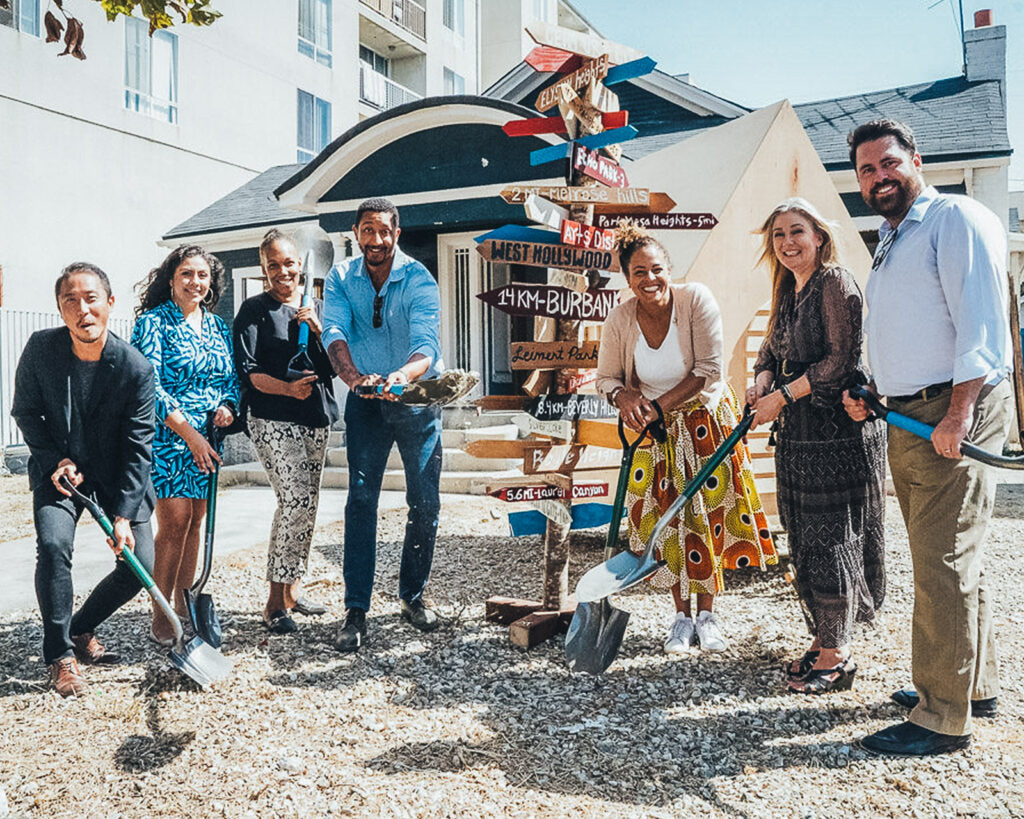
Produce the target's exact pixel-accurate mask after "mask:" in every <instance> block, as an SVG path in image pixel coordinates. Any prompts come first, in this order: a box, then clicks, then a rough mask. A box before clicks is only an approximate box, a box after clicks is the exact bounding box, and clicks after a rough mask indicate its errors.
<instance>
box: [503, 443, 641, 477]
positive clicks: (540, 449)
mask: <svg viewBox="0 0 1024 819" xmlns="http://www.w3.org/2000/svg"><path fill="white" fill-rule="evenodd" d="M621 460H622V455H621V454H620V453H619V452H618V451H616V450H614V449H608V448H607V447H603V446H579V445H576V444H556V445H555V446H544V445H543V444H541V445H535V446H532V447H527V451H526V453H525V454H524V455H523V466H522V470H523V472H524V473H526V474H527V475H535V474H537V473H539V472H571V471H573V470H574V469H608V468H609V467H612V466H618V464H619V461H621Z"/></svg>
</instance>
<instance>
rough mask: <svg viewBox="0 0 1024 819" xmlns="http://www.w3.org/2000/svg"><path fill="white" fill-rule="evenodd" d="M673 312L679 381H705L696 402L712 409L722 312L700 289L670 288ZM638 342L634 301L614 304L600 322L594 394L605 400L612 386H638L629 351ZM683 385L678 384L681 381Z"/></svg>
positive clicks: (716, 398) (717, 387) (721, 359)
mask: <svg viewBox="0 0 1024 819" xmlns="http://www.w3.org/2000/svg"><path fill="white" fill-rule="evenodd" d="M672 308H673V310H674V311H675V320H676V324H677V325H678V327H679V349H680V352H681V353H682V357H683V361H684V362H685V365H686V372H685V373H684V374H683V378H685V377H686V376H688V375H690V374H693V375H697V376H704V379H705V380H704V389H703V390H702V391H701V394H700V399H701V402H702V403H703V404H704V405H705V406H707V407H708V408H709V409H711V410H714V408H715V407H716V406H717V405H718V401H719V399H720V397H721V394H722V383H721V382H722V369H723V362H724V355H723V352H722V313H721V311H720V310H719V308H718V302H716V301H715V297H714V296H713V295H711V290H710V289H708V287H707V286H706V285H703V284H697V283H694V284H677V285H673V286H672ZM639 337H640V326H639V325H638V324H637V323H636V299H635V298H631V299H628V300H627V301H625V302H623V303H622V304H620V305H618V307H616V308H615V309H614V310H612V311H611V313H609V314H608V318H607V319H606V320H605V322H604V329H603V330H602V331H601V346H600V347H599V349H598V354H597V384H596V386H597V391H598V393H600V394H601V395H602V396H604V397H605V398H607V397H608V394H609V393H610V392H611V391H612V390H614V389H615V388H616V387H625V386H629V387H631V388H633V389H636V388H638V387H639V386H640V383H639V379H637V377H636V369H635V366H634V363H633V351H634V350H635V349H636V343H637V339H639ZM680 380H682V379H680Z"/></svg>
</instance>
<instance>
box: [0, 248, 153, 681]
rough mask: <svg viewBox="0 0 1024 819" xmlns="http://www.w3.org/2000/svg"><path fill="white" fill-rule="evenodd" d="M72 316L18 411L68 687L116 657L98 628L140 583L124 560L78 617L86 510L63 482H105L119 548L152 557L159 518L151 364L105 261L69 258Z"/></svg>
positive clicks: (28, 361) (62, 286)
mask: <svg viewBox="0 0 1024 819" xmlns="http://www.w3.org/2000/svg"><path fill="white" fill-rule="evenodd" d="M55 295H56V297H57V306H58V308H59V310H60V314H61V317H62V318H63V319H64V324H65V326H64V327H58V328H54V329H50V330H39V331H38V332H36V333H33V334H32V336H31V337H30V338H29V340H28V343H27V344H26V345H25V350H24V351H23V352H22V355H21V359H20V360H19V361H18V369H17V374H16V375H15V382H14V405H13V407H12V410H11V414H12V415H13V416H14V419H15V421H17V423H18V427H19V428H20V429H21V432H22V435H23V436H24V438H25V443H26V444H27V445H28V448H29V452H30V454H31V457H30V459H29V465H28V474H29V486H30V487H31V489H32V492H33V498H32V503H33V513H34V519H35V527H36V545H37V557H36V578H35V583H36V597H37V599H38V600H39V610H40V613H41V614H42V618H43V659H44V660H45V662H46V664H47V665H48V666H49V671H50V682H51V683H52V684H53V686H54V688H56V690H57V692H58V693H59V694H60V695H61V696H64V697H68V696H72V695H78V694H81V693H83V692H84V691H85V679H84V678H83V677H82V674H81V672H80V670H79V668H78V663H77V662H76V658H77V660H80V661H82V662H83V663H111V662H117V660H118V657H117V655H116V654H114V653H113V652H111V651H108V650H107V649H106V648H104V646H103V645H102V644H101V643H100V642H99V641H98V640H97V639H96V638H95V636H94V635H93V632H94V630H95V629H96V627H97V626H98V625H99V624H100V623H102V622H103V621H104V620H106V619H107V618H108V617H109V616H110V615H111V614H113V613H114V611H116V610H117V609H118V608H120V607H121V606H122V605H124V604H125V603H127V602H128V601H129V600H131V599H132V598H133V597H134V596H135V594H136V593H137V592H138V591H139V589H141V588H142V585H141V583H140V582H139V581H138V580H137V579H136V578H135V575H133V574H132V572H131V570H130V569H129V568H128V566H127V565H126V564H125V563H124V562H123V561H120V560H118V561H117V564H116V567H115V569H114V570H113V571H112V572H111V573H110V574H108V575H107V576H106V577H105V578H104V579H103V580H102V581H100V583H99V585H98V586H97V587H96V588H95V589H94V590H93V592H92V594H90V595H89V597H88V599H87V600H86V601H85V603H84V604H83V605H82V607H81V608H80V609H79V610H78V611H77V612H76V613H75V614H74V616H72V613H71V610H72V604H73V602H74V590H73V588H72V582H71V553H72V548H73V546H74V539H75V525H76V524H77V522H78V518H79V517H80V515H81V513H82V510H81V509H80V508H78V507H77V506H76V505H75V504H74V502H73V501H72V499H71V494H70V493H69V492H68V491H67V490H66V489H65V488H64V487H63V486H62V484H61V481H62V480H63V479H67V480H68V481H70V482H71V483H72V484H74V485H75V486H78V487H79V489H80V491H83V492H86V493H89V492H95V493H96V495H97V497H98V499H99V503H100V506H102V507H103V509H104V510H105V511H106V512H107V514H108V515H110V517H111V518H113V520H114V539H113V540H108V542H109V543H110V545H111V546H112V547H113V549H114V551H115V552H117V553H118V554H120V552H121V549H123V548H128V549H132V550H134V552H135V554H136V555H137V556H138V557H139V559H140V560H141V561H142V563H143V565H145V566H146V567H147V568H148V567H150V566H152V563H153V530H152V527H151V526H150V522H149V518H150V515H151V513H152V511H153V506H154V502H155V497H154V493H153V484H152V481H151V480H150V457H151V455H150V453H151V444H152V440H153V431H154V423H155V421H154V417H155V416H154V391H155V379H154V377H153V367H152V365H151V364H150V363H149V362H148V361H147V360H146V358H145V357H144V356H143V355H142V354H141V353H139V352H138V351H137V350H135V349H133V348H132V347H131V346H130V345H128V344H127V343H126V342H124V341H122V340H121V339H120V338H118V337H117V336H115V335H113V334H112V333H110V332H108V331H107V321H108V318H109V316H110V308H111V307H112V306H113V304H114V297H113V295H112V294H111V292H110V281H109V280H108V279H107V276H106V274H105V273H104V272H103V271H102V270H100V269H99V268H98V267H96V266H95V265H91V264H87V263H84V262H76V263H74V264H71V265H69V266H68V267H66V268H65V269H64V270H63V272H62V273H61V275H60V277H59V278H58V279H57V284H56V287H55Z"/></svg>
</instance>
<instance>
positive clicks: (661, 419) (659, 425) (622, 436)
mask: <svg viewBox="0 0 1024 819" xmlns="http://www.w3.org/2000/svg"><path fill="white" fill-rule="evenodd" d="M651 404H653V405H654V409H655V410H656V411H657V413H658V417H657V418H656V419H655V420H653V421H650V422H648V424H647V426H645V427H644V428H643V431H642V432H641V433H640V434H639V435H638V436H637V437H636V438H635V439H634V440H633V443H630V442H629V441H628V440H627V439H626V431H625V429H624V427H623V422H622V415H621V414H620V415H619V440H620V441H622V463H621V464H620V465H619V481H618V484H617V485H616V488H615V500H614V501H613V503H612V520H611V523H610V524H608V536H607V537H606V538H605V543H604V559H605V560H608V559H609V558H611V556H612V553H613V552H614V551H615V544H616V543H618V542H619V526H621V524H622V507H623V505H624V504H625V502H626V488H627V487H628V486H629V477H630V473H631V472H632V471H633V455H634V453H635V452H636V450H637V447H639V446H640V444H641V442H643V440H644V438H646V437H647V434H648V433H650V435H651V437H652V438H654V440H655V441H657V442H658V443H663V442H664V441H665V440H666V439H667V438H668V432H667V431H666V430H665V414H664V413H663V412H662V411H661V407H660V406H659V405H658V402H657V401H652V402H651ZM659 433H660V434H659Z"/></svg>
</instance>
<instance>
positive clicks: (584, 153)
mask: <svg viewBox="0 0 1024 819" xmlns="http://www.w3.org/2000/svg"><path fill="white" fill-rule="evenodd" d="M569 161H570V163H571V165H572V168H573V169H574V170H577V171H581V172H582V173H585V174H586V175H587V176H589V177H590V178H591V179H596V180H597V181H598V182H601V183H602V184H604V185H608V186H609V187H611V188H625V187H626V186H627V185H628V184H629V180H627V179H626V172H625V171H624V170H622V166H620V165H619V163H618V162H615V161H614V160H611V159H608V158H607V157H604V156H601V154H599V153H598V152H597V151H593V150H591V149H590V148H587V147H586V146H585V145H581V144H580V143H579V142H575V143H573V146H572V156H571V157H570V159H569Z"/></svg>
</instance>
